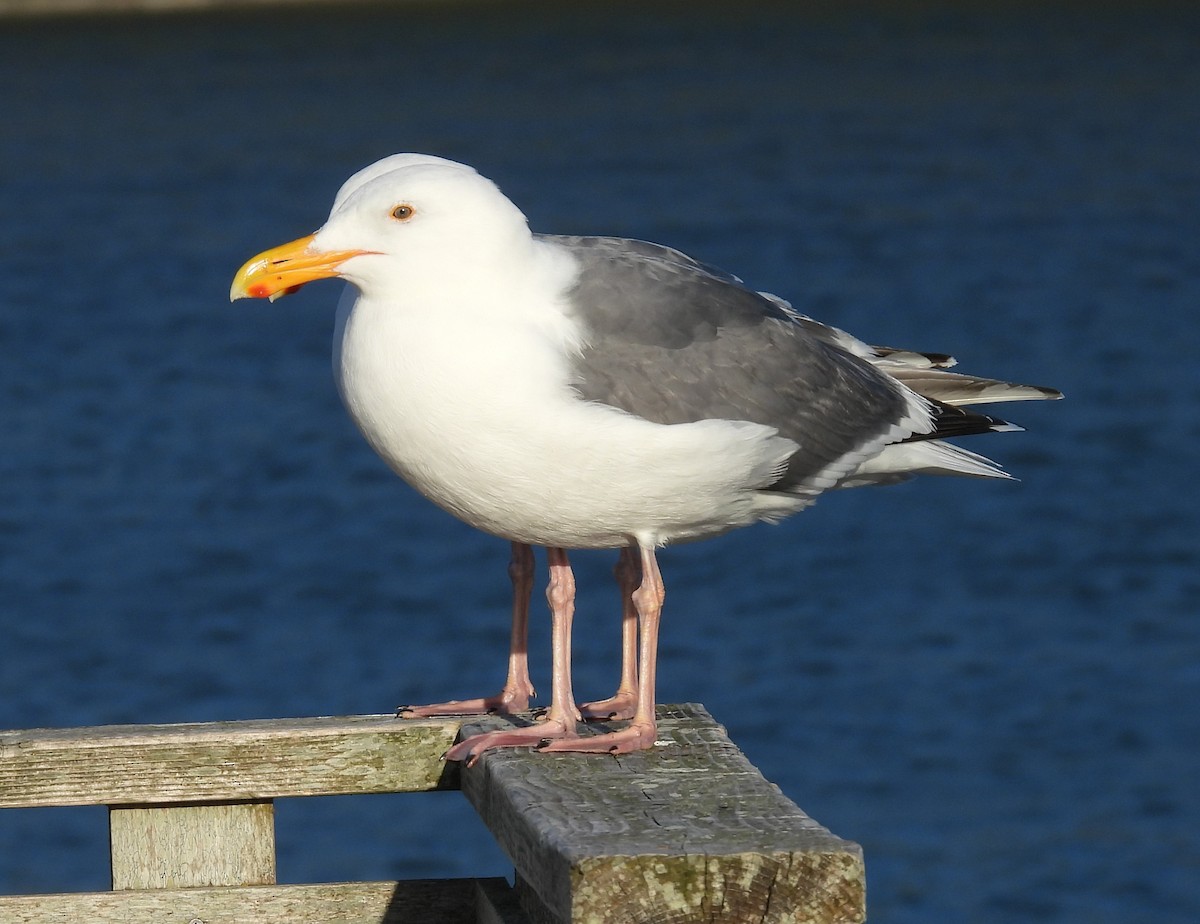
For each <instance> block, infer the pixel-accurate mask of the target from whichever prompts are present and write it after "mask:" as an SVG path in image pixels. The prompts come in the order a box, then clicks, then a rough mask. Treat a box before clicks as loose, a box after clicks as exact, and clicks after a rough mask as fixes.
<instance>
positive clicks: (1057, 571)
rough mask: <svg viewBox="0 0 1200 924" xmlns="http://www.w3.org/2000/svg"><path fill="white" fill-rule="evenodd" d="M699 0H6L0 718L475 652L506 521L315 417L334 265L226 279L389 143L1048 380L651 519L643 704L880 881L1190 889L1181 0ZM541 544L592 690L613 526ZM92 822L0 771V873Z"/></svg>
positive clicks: (350, 692) (940, 915)
mask: <svg viewBox="0 0 1200 924" xmlns="http://www.w3.org/2000/svg"><path fill="white" fill-rule="evenodd" d="M738 6H739V7H740V8H739V9H738V10H737V11H734V10H731V9H722V8H718V7H715V6H714V7H709V6H705V5H697V4H687V5H662V6H658V5H653V6H650V7H649V8H646V5H645V4H637V5H633V4H630V5H621V4H618V5H615V6H614V5H608V4H604V5H601V4H597V5H595V6H586V5H585V6H584V7H582V8H578V9H576V8H572V9H563V8H561V7H560V6H558V5H547V6H541V5H526V4H512V5H509V4H502V5H496V6H491V5H482V4H481V5H472V6H464V7H457V6H453V5H447V6H437V7H434V6H430V7H425V6H420V5H417V6H413V7H411V8H410V7H408V6H397V7H393V8H388V9H372V8H343V9H340V10H336V11H325V10H315V9H289V10H287V11H283V10H261V11H258V12H253V13H245V14H229V15H223V16H215V15H212V16H200V15H197V16H177V17H163V18H154V19H140V18H117V19H111V20H110V19H94V20H93V19H79V20H54V21H44V22H43V21H28V22H16V21H5V22H3V23H0V86H2V87H4V91H3V97H2V101H0V114H2V119H0V125H2V127H0V203H2V204H3V208H2V209H0V727H8V728H22V727H33V726H72V725H91V724H101V723H113V722H176V721H203V720H215V719H236V718H250V717H275V716H304V715H321V714H340V713H376V712H385V711H388V710H389V709H391V707H393V706H394V705H395V704H396V703H400V702H418V701H429V700H435V699H443V698H447V697H451V696H456V695H463V694H478V693H481V692H488V691H490V690H491V689H492V688H494V687H496V686H497V685H498V683H499V681H500V679H501V673H502V667H503V655H504V649H505V644H506V638H507V595H508V585H507V579H506V577H505V573H504V569H505V564H506V561H507V554H508V550H507V547H506V545H505V544H504V543H502V542H500V541H497V540H494V539H490V538H488V537H485V536H482V535H480V534H477V533H475V532H473V531H471V530H470V529H468V528H467V527H465V526H462V525H461V524H458V523H457V522H455V521H453V520H451V519H450V518H448V517H447V516H445V515H444V514H442V513H441V512H439V511H437V510H435V509H433V508H432V507H431V506H430V505H428V504H427V503H426V502H424V501H423V500H422V499H420V498H419V497H418V496H416V495H415V494H414V493H413V492H412V491H411V490H409V489H408V488H407V487H405V486H404V485H403V484H402V483H400V482H399V481H398V480H397V479H396V478H394V477H393V476H392V475H391V474H390V473H389V472H388V471H387V470H386V469H385V468H384V466H383V465H382V463H380V462H379V461H378V460H377V459H376V458H375V457H374V456H373V455H372V453H371V452H370V450H369V449H368V448H367V446H366V445H365V443H363V441H362V440H361V438H360V437H359V436H358V434H357V433H356V432H355V431H354V430H353V428H352V426H351V424H350V423H349V422H348V421H347V420H346V418H345V416H344V414H343V412H342V411H341V409H340V407H339V406H338V403H337V399H336V396H335V394H334V390H333V387H332V385H331V381H330V375H329V369H328V362H329V359H328V353H329V340H330V332H331V325H332V305H333V303H334V301H335V299H336V296H337V285H336V284H334V283H323V284H320V285H313V286H310V287H309V288H308V289H306V290H305V291H304V292H302V293H300V294H299V295H297V296H295V297H293V298H291V299H288V300H286V301H283V302H278V303H275V304H265V303H258V302H255V303H248V302H240V303H238V304H236V305H230V304H229V303H228V302H227V301H226V292H227V290H228V284H229V279H230V276H231V274H232V273H233V271H234V270H235V269H236V268H237V267H238V265H239V264H240V263H241V262H242V261H243V260H244V259H245V258H247V257H248V256H250V255H251V254H253V253H256V252H257V251H259V250H261V249H262V248H264V247H266V246H268V245H273V244H276V243H279V242H281V241H284V240H288V239H291V238H293V237H297V236H299V235H301V234H304V233H307V232H308V231H310V230H312V229H313V228H315V227H316V226H317V225H318V224H319V223H320V222H321V221H322V219H323V218H324V215H325V214H326V212H327V209H328V206H329V203H330V201H331V199H332V196H333V193H334V191H335V190H336V189H337V187H338V185H339V184H340V183H341V181H342V180H343V179H344V178H345V177H346V176H347V175H349V174H350V173H351V172H352V171H353V170H355V169H357V168H358V167H360V166H363V165H364V164H366V163H369V162H371V161H372V160H374V159H376V158H377V157H380V156H382V155H384V154H388V153H391V152H393V151H397V150H416V151H427V152H432V153H438V154H442V155H446V156H449V157H453V158H456V159H459V160H463V161H466V162H469V163H472V164H474V165H476V166H478V167H479V168H480V170H481V171H482V172H484V173H485V174H486V175H489V176H491V177H493V178H494V179H496V180H497V181H498V182H499V183H500V184H501V185H502V187H503V188H504V189H505V190H506V191H507V192H508V193H509V194H510V195H511V196H512V197H513V198H514V199H515V200H516V201H517V202H518V203H519V204H520V205H521V206H522V207H523V208H524V210H525V211H526V213H527V214H528V215H529V217H530V220H531V223H532V224H533V226H534V227H535V228H537V229H539V230H546V231H559V232H578V233H612V234H622V235H630V236H637V237H642V238H649V239H652V240H657V241H662V242H665V243H670V244H672V245H675V246H677V247H681V248H682V249H684V250H687V251H688V252H690V253H693V254H694V255H696V256H697V257H699V258H701V259H704V260H706V261H708V262H711V263H715V264H717V265H720V266H723V267H726V268H728V269H729V270H731V271H733V272H736V273H738V274H739V275H741V276H742V277H744V278H745V279H747V280H748V281H749V282H751V283H752V284H753V285H755V286H757V287H759V288H764V289H769V290H772V291H775V292H778V293H780V294H781V295H784V296H786V297H788V298H791V299H792V300H794V301H795V302H796V303H797V305H798V306H799V307H801V308H802V309H803V310H805V311H806V312H808V313H811V314H814V315H816V316H817V317H819V318H822V319H824V320H827V321H830V322H832V323H835V324H838V325H840V326H842V327H845V328H848V329H850V330H852V331H854V332H856V333H859V334H861V335H863V336H864V337H866V338H868V339H871V340H874V341H876V342H881V343H888V344H894V345H898V346H912V347H917V348H924V349H929V350H944V351H950V352H953V353H955V354H957V355H958V356H959V357H960V359H961V360H962V362H963V367H964V368H967V369H970V370H978V371H980V372H982V373H984V374H994V375H1000V376H1005V377H1010V378H1013V379H1016V380H1027V381H1033V382H1037V383H1042V384H1049V385H1055V386H1058V387H1060V388H1062V389H1063V390H1064V391H1065V392H1066V393H1067V395H1068V400H1067V401H1065V402H1061V403H1058V404H1053V405H1023V406H1014V407H1012V408H1011V410H1010V414H1011V416H1012V417H1013V418H1014V419H1016V420H1017V421H1019V422H1021V423H1023V424H1025V425H1026V426H1027V427H1028V428H1029V432H1028V433H1023V434H1014V435H1003V436H995V437H992V438H990V439H981V440H977V441H974V442H973V443H972V444H971V445H972V448H975V449H980V450H982V451H984V452H987V453H989V454H992V455H994V456H996V457H997V458H999V459H1001V460H1003V461H1004V462H1005V463H1006V464H1007V465H1008V466H1009V467H1010V468H1011V469H1012V470H1013V471H1014V472H1015V473H1016V474H1017V475H1019V476H1020V478H1021V479H1022V480H1021V481H1020V483H1015V484H999V483H986V484H984V483H977V482H961V481H948V480H941V481H938V480H932V479H927V480H923V481H919V482H914V483H912V484H909V485H905V486H902V487H896V488H888V489H879V490H862V491H854V492H845V493H842V494H838V495H836V496H831V497H828V498H825V499H823V500H822V501H821V503H819V504H818V505H817V506H816V507H815V508H814V509H813V510H811V511H809V512H806V513H804V514H803V515H802V516H799V517H796V518H794V519H793V520H791V521H789V522H788V523H786V524H784V525H782V526H779V527H766V526H763V527H757V528H754V529H749V530H745V531H742V532H741V533H739V534H737V535H733V536H729V537H726V538H724V539H721V540H717V541H713V542H710V543H704V544H699V545H695V546H686V547H680V548H677V549H671V550H668V551H667V552H665V553H664V554H663V555H662V556H661V559H662V562H663V568H664V572H665V576H666V580H667V587H668V600H667V607H668V609H667V613H666V617H665V624H664V637H663V641H662V653H661V654H662V662H661V676H660V693H661V699H662V700H663V701H666V702H670V701H685V700H691V701H700V702H703V703H705V704H706V705H707V706H708V708H709V709H710V710H711V711H712V712H713V714H714V715H715V716H716V717H717V718H718V719H719V720H720V721H722V722H724V723H725V724H727V726H728V727H729V730H730V733H731V734H732V736H733V738H734V739H735V740H736V741H737V742H738V743H739V744H740V745H741V746H742V747H743V749H744V750H745V751H746V752H747V754H748V755H749V756H750V758H751V759H752V760H753V761H755V762H756V763H757V764H758V765H759V766H760V767H761V768H762V770H763V771H764V772H765V773H766V775H767V776H768V777H769V778H771V779H773V780H775V781H776V782H778V783H779V784H780V786H781V787H782V788H783V790H784V791H785V792H786V793H787V794H788V795H790V796H791V797H792V798H794V799H795V800H796V801H797V802H799V803H800V805H802V806H803V807H804V808H805V809H806V810H807V811H808V812H809V813H811V814H812V815H813V816H814V817H816V818H817V819H819V820H820V821H822V822H823V823H824V824H826V825H828V826H829V827H830V828H832V829H833V830H834V831H836V832H837V833H838V834H841V835H843V836H845V837H848V838H852V839H854V840H857V841H859V842H861V843H862V844H863V846H864V849H865V852H866V859H867V869H868V899H869V904H870V909H871V916H872V920H876V921H887V922H914V924H915V922H931V921H962V922H989V924H990V922H1026V921H1044V922H1088V924H1109V922H1111V924H1118V922H1119V924H1129V922H1136V921H1154V922H1156V924H1165V922H1180V924H1182V922H1193V921H1195V920H1198V919H1200V847H1198V845H1197V839H1196V834H1195V832H1196V830H1197V827H1198V823H1200V796H1198V795H1197V791H1198V787H1197V785H1196V781H1197V780H1198V779H1200V718H1198V715H1200V713H1198V711H1197V705H1196V704H1197V702H1200V627H1198V620H1197V610H1198V609H1200V570H1198V569H1200V549H1198V543H1197V538H1196V537H1197V534H1198V531H1200V518H1198V517H1197V504H1196V499H1195V468H1196V459H1195V452H1196V446H1197V445H1198V439H1197V438H1198V437H1200V424H1198V423H1197V413H1196V408H1197V407H1198V406H1200V371H1198V370H1200V367H1198V364H1197V361H1196V360H1197V356H1198V355H1200V336H1198V333H1200V322H1198V321H1197V310H1198V308H1200V256H1198V254H1200V250H1198V248H1197V241H1198V240H1200V218H1198V217H1197V216H1198V214H1200V155H1198V154H1197V150H1198V149H1200V146H1198V144H1197V142H1198V141H1200V135H1198V134H1197V124H1198V123H1197V120H1196V116H1195V112H1196V109H1195V104H1196V100H1197V99H1200V41H1198V40H1200V13H1198V12H1197V10H1196V8H1194V7H1193V6H1191V5H1187V4H1180V5H1177V6H1173V5H1166V4H1155V3H1147V4H1139V5H1135V4H1128V5H1121V4H1110V5H1095V4H1086V5H1085V4H1078V5H1072V4H1066V3H1064V4H1061V5H1059V4H1054V3H1045V4H1040V5H1034V4H1023V3H1012V4H1007V3H991V4H962V3H955V2H951V0H944V2H939V0H931V2H926V3H920V4H915V3H895V4H883V5H878V6H876V5H857V4H856V5H853V6H852V7H851V5H835V4H812V5H806V4H798V5H778V6H775V5H753V6H751V7H749V8H744V5H742V4H739V5H738ZM1126 6H1127V7H1128V8H1125V7H1126ZM575 560H576V562H577V565H578V576H579V584H580V587H581V593H582V599H581V605H580V615H579V617H578V620H577V626H578V633H579V642H578V649H579V651H578V658H577V668H576V670H577V686H576V689H577V691H578V692H579V693H580V695H581V696H583V697H593V696H599V695H605V694H606V693H607V691H608V690H609V688H610V687H611V686H612V684H613V682H614V680H615V674H616V647H617V614H616V606H615V600H614V593H613V589H612V585H611V581H610V578H609V575H608V568H609V566H610V563H611V555H608V554H599V553H595V554H586V555H584V554H581V555H578V556H576V559H575ZM545 622H546V620H545V619H544V617H543V618H538V619H537V620H536V625H535V628H534V637H533V651H534V655H535V681H536V682H538V683H539V684H540V685H541V686H542V687H544V688H548V685H549V678H548V666H547V662H548V639H547V631H546V625H545ZM279 829H280V833H279V837H280V874H281V878H282V879H284V880H285V881H312V880H324V879H338V878H352V879H360V878H389V877H413V876H462V875H473V874H491V875H503V874H505V873H506V872H507V871H508V869H509V867H508V864H507V862H506V861H505V860H504V858H503V856H502V855H501V854H500V853H499V852H498V850H496V849H495V847H494V846H493V845H491V844H490V842H489V840H488V838H487V836H486V833H485V832H484V831H483V830H482V828H481V827H480V826H479V825H478V823H477V822H476V821H475V820H474V818H473V815H472V813H471V811H470V809H469V808H468V807H466V805H465V802H464V801H463V800H462V799H461V797H459V796H458V795H457V794H453V793H450V794H438V795H420V796H395V797H369V798H368V797H364V798H358V799H329V800H301V801H290V802H284V803H281V805H280V808H279ZM105 837H106V828H105V818H104V812H103V809H90V810H85V809H79V810H68V809H64V810H44V811H9V812H3V813H0V892H3V893H14V892H29V891H53V890H73V889H95V888H104V887H105V886H106V884H107V880H106V875H107V868H106V861H105V856H106V852H105V851H106V844H105Z"/></svg>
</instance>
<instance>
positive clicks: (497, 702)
mask: <svg viewBox="0 0 1200 924" xmlns="http://www.w3.org/2000/svg"><path fill="white" fill-rule="evenodd" d="M535 695H536V694H535V693H534V690H533V687H532V686H523V687H512V688H510V687H505V688H504V689H503V690H501V691H500V692H499V693H497V694H496V695H495V696H482V697H479V698H478V699H452V700H450V701H449V702H445V703H431V704H429V705H428V706H400V707H399V708H397V709H396V715H398V716H399V717H400V718H402V719H424V718H429V717H431V716H439V715H490V714H493V713H499V714H500V715H515V714H516V713H518V712H528V711H529V700H530V699H531V698H532V697H533V696H535Z"/></svg>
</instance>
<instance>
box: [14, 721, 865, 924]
mask: <svg viewBox="0 0 1200 924" xmlns="http://www.w3.org/2000/svg"><path fill="white" fill-rule="evenodd" d="M660 716H661V721H660V726H659V729H660V730H659V743H658V744H657V745H656V746H655V747H654V748H653V749H651V750H649V751H645V752H641V753H638V754H632V755H628V756H624V757H619V758H615V757H607V756H582V755H569V754H568V755H549V754H532V753H530V752H529V751H526V750H518V751H497V752H494V753H490V754H487V755H485V757H484V759H483V760H481V761H480V762H479V764H478V765H477V766H475V767H473V768H471V769H462V770H460V768H459V766H458V765H457V764H447V763H444V762H443V761H442V760H441V759H440V756H441V754H442V753H443V752H444V751H445V750H446V748H448V747H449V746H450V744H451V743H452V742H453V741H454V740H455V738H456V737H457V735H458V734H459V732H460V726H463V725H464V720H461V719H450V720H441V719H430V720H418V721H411V720H399V719H395V718H392V717H390V716H356V717H351V718H320V719H280V720H271V721H251V722H217V723H211V724H203V725H125V726H108V727H100V728H79V729H36V730H32V731H13V732H0V808H16V807H30V806H55V805H108V806H109V807H110V814H109V820H110V832H111V852H112V880H113V890H112V891H111V892H95V893H65V894H55V895H17V896H0V922H3V924H33V922H37V924H49V922H54V924H67V922H70V924H81V922H87V924H250V922H256V924H265V922H281V924H282V922H287V924H380V922H384V924H401V922H403V924H425V922H429V924H433V922H438V924H457V922H464V924H465V922H493V924H494V922H502V924H523V922H527V924H563V922H568V921H569V922H628V924H650V922H654V924H674V922H684V921H706V922H709V921H719V922H730V924H733V922H746V921H756V922H758V921H776V922H784V921H788V922H791V921H795V922H809V921H813V922H816V921H821V922H826V921H829V922H835V921H836V922H843V921H847V922H850V921H862V920H863V919H864V907H863V906H864V885H863V865H862V852H861V850H860V848H859V847H858V845H857V844H853V843H850V842H848V841H844V840H841V839H840V838H838V837H835V836H834V835H832V834H830V833H829V832H828V831H827V830H825V829H824V828H822V827H821V826H820V825H818V824H817V823H816V822H814V821H813V820H812V819H810V818H809V817H808V816H807V815H805V814H804V813H803V812H802V811H801V810H800V809H799V808H798V807H797V806H796V805H795V804H794V803H793V802H791V801H790V800H789V799H787V798H786V797H785V796H783V795H782V794H781V793H780V792H779V790H778V788H777V787H775V786H774V785H772V784H771V783H769V782H767V781H766V780H765V779H764V778H763V777H762V774H760V773H759V772H758V771H757V770H756V769H755V768H754V767H753V766H752V765H751V764H750V763H749V761H747V760H746V758H745V757H744V756H743V755H742V753H741V752H740V751H739V750H738V749H737V748H736V747H735V746H734V745H733V744H732V743H731V742H730V740H729V738H728V737H727V736H726V734H725V731H724V729H722V728H721V727H720V726H719V725H717V724H716V723H715V722H714V721H713V720H712V718H711V717H710V716H709V715H708V713H707V712H706V711H705V710H704V709H703V708H702V707H700V706H694V705H688V706H672V707H663V708H662V709H661V710H660ZM503 721H504V720H501V719H495V718H488V719H484V720H473V719H472V720H466V722H467V723H468V724H467V725H466V726H465V727H466V729H468V730H470V731H473V730H477V729H478V728H479V727H481V726H482V727H498V726H499V725H501V724H502V723H503ZM459 788H461V789H462V791H463V792H464V793H465V794H466V796H467V798H468V799H469V800H470V801H471V803H472V804H473V805H474V806H475V808H476V809H477V810H478V811H479V814H480V815H481V816H482V818H483V820H484V822H485V823H486V824H487V826H488V827H489V828H490V829H491V831H492V833H493V834H494V835H495V836H496V838H497V840H498V841H499V843H500V845H501V847H503V848H504V850H505V852H506V853H507V854H508V856H509V857H510V858H511V859H512V861H513V864H514V865H515V868H516V869H515V885H514V886H509V885H508V883H507V882H505V881H504V880H503V879H468V880H461V879H460V880H420V881H400V882H351V883H328V884H313V885H276V884H275V832H274V815H273V801H272V800H274V799H276V798H283V797H292V796H319V795H337V794H347V793H379V792H418V791H429V790H435V789H459ZM0 863H3V857H0Z"/></svg>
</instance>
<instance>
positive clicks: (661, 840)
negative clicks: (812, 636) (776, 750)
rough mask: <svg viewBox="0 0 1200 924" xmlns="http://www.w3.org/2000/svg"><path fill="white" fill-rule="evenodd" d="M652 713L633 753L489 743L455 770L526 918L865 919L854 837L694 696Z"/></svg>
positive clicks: (494, 723) (492, 723)
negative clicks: (793, 792)
mask: <svg viewBox="0 0 1200 924" xmlns="http://www.w3.org/2000/svg"><path fill="white" fill-rule="evenodd" d="M659 722H660V724H659V741H658V743H657V744H656V745H655V747H654V748H652V749H650V750H647V751H642V752H638V753H636V754H629V755H624V756H620V757H613V756H608V755H578V754H561V755H559V754H535V753H532V752H530V751H529V750H509V751H495V752H489V753H486V754H485V755H484V756H483V758H482V759H481V760H480V762H479V763H478V764H477V765H476V766H475V767H474V768H472V769H470V770H464V771H463V774H462V787H463V792H464V793H466V795H467V798H469V799H470V800H471V802H472V803H473V804H474V805H475V807H476V809H477V810H478V811H479V813H480V815H481V816H482V817H483V819H484V821H485V822H486V823H487V825H488V827H489V828H490V829H491V831H492V833H493V834H494V835H495V836H496V838H497V839H498V840H499V842H500V845H501V846H502V847H503V848H504V850H505V852H506V853H507V854H508V856H509V857H510V859H511V860H512V861H513V863H514V864H515V866H516V868H517V874H518V894H519V895H521V898H522V903H523V906H524V907H525V910H526V912H527V913H528V914H529V915H530V917H531V918H532V919H533V920H534V921H538V922H539V924H540V922H564V924H565V922H568V921H570V922H583V921H587V922H610V921H612V922H618V921H619V922H625V921H628V922H638V921H655V922H659V924H667V922H676V921H678V922H682V921H696V920H703V921H714V922H730V924H732V922H744V921H755V922H760V921H778V922H782V921H789V922H859V921H862V920H864V919H865V908H864V904H865V899H864V893H865V885H864V871H863V861H862V848H860V847H859V846H858V845H857V844H854V843H851V842H849V841H845V840H842V839H841V838H839V837H836V836H834V835H833V834H831V833H830V832H829V831H827V830H826V829H825V828H823V827H821V825H819V824H817V822H815V821H813V820H812V819H811V818H809V817H808V816H807V815H806V814H805V813H804V812H803V811H801V810H800V808H799V807H798V806H797V805H796V804H795V803H793V802H792V801H791V800H789V799H788V798H787V797H786V796H784V795H783V794H782V793H781V792H780V791H779V789H778V787H776V786H774V785H773V784H771V783H769V782H768V781H767V780H765V779H764V778H763V776H762V774H761V773H759V772H758V770H757V769H755V768H754V766H753V765H752V764H751V763H750V762H749V761H748V760H747V759H746V758H745V756H744V755H743V754H742V753H741V752H740V751H739V750H738V749H737V747H735V746H734V745H733V743H732V742H731V741H730V740H729V738H728V736H727V735H726V734H725V730H724V729H723V728H721V727H720V726H719V725H717V724H716V723H715V722H714V721H713V720H712V717H711V716H709V714H708V713H707V712H706V711H705V710H704V708H703V707H702V706H697V705H687V706H673V707H662V708H660V710H659ZM503 724H504V720H502V719H498V718H488V719H484V720H480V721H478V722H477V723H475V725H474V726H473V727H464V729H463V731H464V734H468V733H471V732H473V731H475V730H482V729H484V728H488V729H490V728H497V727H502V726H503ZM602 729H603V726H602V725H600V726H599V727H598V729H597V730H602Z"/></svg>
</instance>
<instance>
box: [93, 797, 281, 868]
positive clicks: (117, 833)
mask: <svg viewBox="0 0 1200 924" xmlns="http://www.w3.org/2000/svg"><path fill="white" fill-rule="evenodd" d="M108 819H109V840H110V843H111V856H112V887H113V890H114V891H117V890H121V889H182V888H191V887H195V886H245V885H272V884H274V882H275V807H274V804H273V803H272V802H271V800H270V799H262V800H255V801H250V802H216V803H210V804H207V805H171V806H161V805H153V806H151V805H138V806H112V807H110V808H109V814H108Z"/></svg>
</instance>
